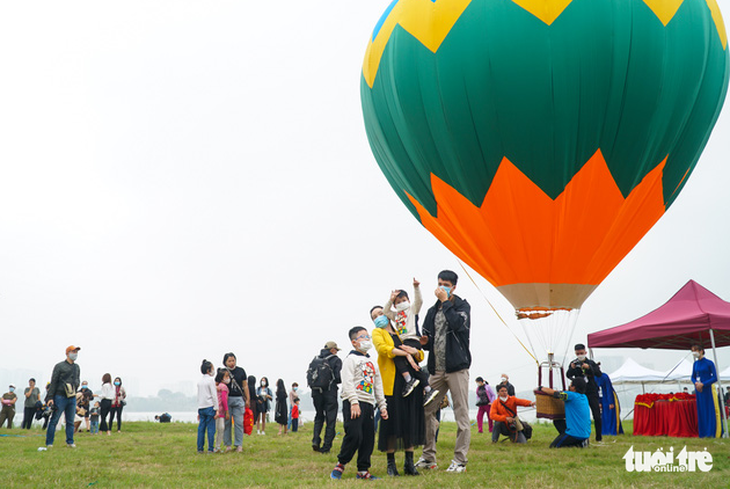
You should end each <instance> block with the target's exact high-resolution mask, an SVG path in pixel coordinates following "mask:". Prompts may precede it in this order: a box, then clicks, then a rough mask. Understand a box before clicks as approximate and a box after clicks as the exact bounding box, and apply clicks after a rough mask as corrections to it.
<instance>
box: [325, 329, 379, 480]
mask: <svg viewBox="0 0 730 489" xmlns="http://www.w3.org/2000/svg"><path fill="white" fill-rule="evenodd" d="M349 336H350V342H351V343H352V346H353V347H354V350H352V351H351V352H350V353H349V354H348V355H347V357H346V358H345V361H344V362H343V363H342V394H341V397H342V417H343V419H344V425H345V438H344V439H343V440H342V447H341V448H340V453H339V455H337V460H338V462H339V463H338V464H337V465H335V468H334V470H332V473H331V474H330V477H331V478H332V479H341V478H342V473H343V472H344V471H345V465H347V463H348V462H350V460H352V457H353V456H354V455H355V452H357V476H356V478H357V479H370V480H375V479H379V477H374V476H373V475H371V474H370V470H369V469H370V456H371V455H372V453H373V447H374V445H375V423H374V414H375V405H376V404H377V407H378V408H379V409H380V416H381V417H382V418H383V419H388V411H387V409H386V403H385V396H384V395H383V382H382V380H381V378H380V371H379V370H378V364H377V362H373V360H372V359H371V358H370V356H369V355H368V353H367V352H368V350H370V348H372V346H373V345H372V343H371V342H370V335H369V334H368V331H367V330H366V329H365V328H363V327H362V326H355V327H354V328H352V329H351V330H350V333H349Z"/></svg>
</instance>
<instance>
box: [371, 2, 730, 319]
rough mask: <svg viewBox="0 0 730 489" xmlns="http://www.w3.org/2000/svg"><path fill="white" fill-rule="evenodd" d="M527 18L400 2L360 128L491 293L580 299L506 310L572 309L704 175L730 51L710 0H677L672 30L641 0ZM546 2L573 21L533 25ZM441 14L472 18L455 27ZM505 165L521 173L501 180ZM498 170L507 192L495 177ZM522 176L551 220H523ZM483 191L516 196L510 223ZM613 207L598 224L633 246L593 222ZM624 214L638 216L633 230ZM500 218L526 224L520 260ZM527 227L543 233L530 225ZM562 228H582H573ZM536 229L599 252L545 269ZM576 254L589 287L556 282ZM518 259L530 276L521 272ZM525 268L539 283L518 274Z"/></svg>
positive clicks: (523, 13)
mask: <svg viewBox="0 0 730 489" xmlns="http://www.w3.org/2000/svg"><path fill="white" fill-rule="evenodd" d="M518 3H519V4H518ZM518 3H515V2H514V1H509V0H471V1H469V0H435V1H432V2H430V5H427V6H426V7H424V4H429V2H423V1H421V2H416V1H409V0H396V1H394V2H393V3H392V4H391V5H390V7H389V9H388V11H387V12H386V14H385V15H384V17H383V18H382V19H381V22H380V23H379V24H378V27H377V29H376V32H375V33H374V36H373V39H372V40H371V43H370V46H369V48H368V53H367V55H366V59H365V65H364V72H363V76H362V79H361V98H362V107H363V114H364V119H365V127H366V131H367V136H368V139H369V141H370V145H371V148H372V151H373V154H374V155H375V158H376V160H377V162H378V164H379V165H380V168H381V170H382V171H383V173H384V174H385V176H386V178H387V179H388V182H389V183H390V184H391V186H392V187H393V189H394V190H395V192H396V193H397V194H398V196H399V197H400V198H401V200H402V201H403V203H404V204H405V205H406V206H407V207H408V208H409V210H410V211H411V212H412V213H413V214H414V216H416V217H417V218H418V219H419V220H420V221H421V222H422V223H423V224H424V225H425V226H426V227H427V228H428V229H429V231H431V232H432V233H434V235H436V236H437V237H438V238H439V239H440V240H441V241H442V242H444V244H445V245H446V246H447V247H449V248H450V249H451V250H452V251H454V252H455V253H456V254H457V255H458V256H460V258H462V259H463V260H465V261H466V262H467V263H469V264H470V265H471V266H472V267H474V268H475V269H476V270H477V271H479V272H480V273H481V274H482V275H484V276H485V277H486V278H487V279H489V280H490V281H491V282H492V283H493V284H494V285H496V286H498V287H502V286H515V285H516V284H529V285H534V284H543V285H545V284H547V286H548V288H550V287H552V286H554V285H556V284H558V285H559V284H563V285H566V286H567V285H573V286H575V285H577V286H581V287H583V288H582V289H581V290H582V292H576V294H577V295H576V296H575V297H574V298H573V299H564V298H558V299H556V298H557V297H558V296H560V293H558V294H557V295H555V294H553V297H550V295H551V293H550V292H548V296H545V295H544V294H542V295H541V294H539V293H538V294H537V295H535V296H534V297H533V296H532V295H531V294H529V293H526V292H522V293H520V294H517V295H519V296H520V297H521V298H514V300H513V298H511V297H510V296H509V294H505V295H508V298H510V300H512V302H513V304H515V307H519V308H528V307H566V308H573V307H579V306H580V304H581V303H582V301H583V300H585V298H586V297H587V296H588V295H589V294H590V292H591V291H592V290H593V288H595V286H597V285H598V283H600V281H601V280H603V278H605V276H606V275H607V274H608V273H609V272H610V271H611V269H613V268H614V267H615V266H616V264H618V262H619V261H620V259H621V258H623V256H624V255H625V254H626V253H628V251H630V250H631V248H632V247H633V246H634V245H635V244H636V242H638V240H639V239H640V238H641V236H643V234H644V233H646V232H647V231H648V229H649V228H650V227H651V225H653V223H654V222H656V220H657V219H658V218H659V216H660V215H661V213H663V212H664V211H665V210H666V208H668V207H669V206H670V205H671V204H672V203H673V202H674V200H675V199H676V197H677V195H678V194H679V192H680V190H681V189H682V187H683V186H684V185H685V183H686V182H687V177H688V176H689V175H690V174H691V172H692V169H693V168H694V166H695V165H696V164H697V161H698V159H699V157H700V154H701V152H702V150H703V148H704V147H705V145H706V143H707V140H708V138H709V136H710V133H711V130H712V127H713V126H714V124H715V122H716V120H717V117H718V115H719V113H720V109H721V107H722V104H723V101H724V98H725V94H726V91H727V86H728V73H729V72H728V66H729V63H728V50H727V39H726V37H725V30H724V26H723V24H722V19H721V17H720V14H719V10H718V9H717V5H716V4H715V1H714V0H709V1H707V0H684V1H682V2H681V4H679V7H678V8H677V10H676V12H674V13H673V14H672V15H670V14H671V12H669V13H667V12H666V10H667V8H666V5H659V6H655V5H654V6H652V5H653V4H655V3H657V2H651V1H647V2H644V1H643V0H612V1H610V0H572V1H570V0H567V1H566V0H562V1H557V0H556V1H552V2H551V1H550V0H548V1H547V2H545V1H541V2H538V1H536V0H521V1H519V2H518ZM545 3H549V4H553V5H558V4H561V5H560V6H562V5H564V8H563V9H562V10H560V9H559V7H556V8H557V9H558V10H559V12H558V14H557V15H556V16H555V18H554V19H549V18H548V19H546V20H545V19H544V17H545V15H543V14H541V13H540V11H538V10H536V9H537V8H538V7H539V6H540V4H545ZM660 3H661V2H660ZM464 6H465V7H464ZM533 7H534V8H533ZM713 7H714V9H715V10H714V11H713ZM439 9H446V10H448V9H451V11H452V14H453V11H455V10H457V9H462V10H463V11H462V12H461V13H460V14H458V16H456V17H457V18H455V22H451V21H450V20H448V19H447V20H444V19H445V18H446V17H445V16H444V14H442V13H441V11H440V10H439ZM533 11H534V12H537V13H538V14H535V13H533ZM429 16H430V17H429ZM426 17H428V18H429V19H430V20H428V21H424V22H421V23H420V24H419V21H418V19H423V18H426ZM660 17H662V18H660ZM667 18H668V22H666V25H665V24H664V20H667ZM414 19H415V20H414ZM449 23H452V26H451V27H450V28H448V24H449ZM444 24H445V26H444ZM438 28H441V29H442V30H444V31H445V36H443V39H442V40H441V42H440V44H438V46H437V47H436V49H433V48H434V44H433V40H432V39H431V40H430V41H429V39H430V38H432V37H434V36H435V37H439V35H438V34H434V33H433V32H431V31H433V30H438ZM429 36H430V37H429ZM429 42H430V47H427V45H429ZM592 158H593V159H594V160H592ZM591 161H593V162H594V163H595V165H594V164H593V163H591V165H589V164H588V163H589V162H591ZM507 164H509V165H512V166H514V168H516V170H518V171H513V170H509V171H508V169H506V168H505V165H507ZM588 167H590V169H588ZM599 167H600V169H599ZM510 168H511V166H510ZM606 168H607V171H605V169H606ZM500 171H504V175H505V176H504V179H498V178H497V175H498V173H499V172H500ZM582 171H585V172H586V174H587V173H588V172H596V173H595V174H596V175H598V174H600V175H603V176H601V177H600V178H602V179H603V180H606V178H604V177H605V176H606V175H608V176H610V182H607V181H602V182H601V184H600V185H599V186H596V185H598V184H595V183H590V182H589V183H585V182H584V181H587V180H590V179H589V178H583V179H581V178H579V177H578V175H579V173H581V172H582ZM653 172H655V173H653ZM508 174H509V175H518V176H519V179H518V180H519V182H518V180H515V178H514V177H513V176H510V177H508ZM593 174H594V173H591V175H593ZM653 175H656V178H654V176H653ZM522 176H524V177H526V179H527V180H525V182H527V181H529V182H531V183H530V185H534V187H535V188H537V189H539V191H540V192H541V193H542V194H543V195H544V196H545V197H546V198H547V199H549V201H550V202H548V203H547V204H544V206H548V205H551V206H553V207H555V208H554V209H553V208H552V207H551V209H552V210H550V212H548V211H547V210H545V211H544V212H543V210H539V209H538V210H535V209H534V208H520V207H524V206H534V205H538V204H536V202H538V201H541V200H540V199H541V197H538V196H532V197H525V198H521V197H522V196H523V195H526V194H525V193H530V192H532V193H534V189H532V188H531V187H530V186H529V185H527V184H525V182H523V181H522V180H521V179H522ZM592 178H593V180H595V179H596V178H599V177H592ZM651 179H654V180H652V182H653V183H651V182H649V180H651ZM497 180H500V182H502V180H504V182H502V183H500V185H501V190H499V189H493V188H492V187H493V184H494V185H496V183H495V182H497ZM529 182H528V183H529ZM571 182H574V183H571ZM579 182H584V183H579ZM642 182H644V183H643V185H644V186H645V187H646V189H643V190H642V189H641V188H640V187H641V186H642ZM609 183H610V185H609ZM581 185H582V186H583V187H584V190H583V191H580V190H579V189H578V187H579V186H581ZM571 186H573V187H575V188H571ZM611 186H613V187H615V189H616V192H614V193H615V194H616V195H613V193H612V190H611V188H612V187H611ZM528 187H530V188H528ZM599 187H600V189H599ZM439 188H443V191H438V189H439ZM509 189H511V190H509ZM606 189H609V190H606ZM452 191H453V192H452ZM644 191H645V192H646V195H648V196H649V197H645V198H644V200H646V201H647V202H648V203H647V204H646V206H647V207H646V208H647V209H648V210H647V212H646V213H645V214H644V215H643V217H642V212H643V210H642V209H643V207H642V206H643V204H641V203H638V202H635V201H637V200H638V199H639V196H638V193H641V192H644ZM454 192H456V193H458V195H459V196H461V197H463V199H464V201H465V202H468V203H470V204H471V205H473V206H474V208H475V209H476V210H477V211H479V210H480V209H481V210H480V212H481V214H480V215H481V216H482V217H481V218H476V217H475V216H471V217H465V216H464V214H465V211H463V209H466V208H467V207H465V206H467V204H466V203H465V202H458V203H457V202H456V200H454V199H458V196H457V197H453V196H452V197H448V196H447V195H446V194H449V193H454ZM490 192H494V195H495V198H496V195H498V194H499V195H503V194H505V195H506V194H510V192H511V194H510V195H512V198H507V199H503V200H502V204H503V205H502V207H501V209H500V206H499V205H498V203H497V202H496V201H495V203H494V205H493V206H492V207H489V208H487V207H488V206H487V201H489V200H490V198H489V196H488V194H489V193H490ZM632 192H636V193H637V196H635V197H634V198H632V197H631V195H632ZM578 194H580V195H582V197H580V198H577V197H575V196H574V195H578ZM584 194H585V195H584ZM587 194H591V195H592V196H591V195H587ZM449 195H451V194H449ZM454 195H456V194H454ZM530 195H532V194H530ZM568 195H573V197H570V198H568ZM642 195H643V194H642ZM561 196H562V197H561ZM616 196H619V197H620V198H621V199H623V200H622V201H621V205H619V203H618V201H616V202H617V203H615V204H606V205H607V206H608V207H610V208H614V207H615V212H614V214H612V216H613V217H612V218H610V219H609V218H605V219H604V218H603V217H601V218H599V219H598V221H601V223H603V222H604V221H605V223H603V224H601V226H603V227H604V228H606V227H607V228H611V227H612V226H615V225H617V224H616V223H618V225H620V226H624V228H625V229H628V230H632V231H631V232H619V231H618V230H613V231H612V230H610V229H603V230H601V229H597V227H598V226H599V223H596V222H592V221H595V220H594V219H593V218H592V217H591V214H590V213H591V212H599V213H600V212H603V211H601V210H600V209H601V208H602V200H601V199H604V200H610V201H611V202H614V200H616ZM654 197H656V198H654ZM449 199H452V200H451V201H450V200H449ZM561 199H562V200H561ZM590 199H594V200H595V201H594V202H592V201H589V200H590ZM632 199H633V201H634V202H633V203H631V201H632ZM624 201H625V202H624ZM546 202H547V201H546ZM627 203H628V204H627ZM489 205H492V204H489ZM539 205H541V206H542V205H543V204H539ZM575 206H580V207H581V209H583V210H577V211H576V210H575V209H574V207H575ZM627 206H628V207H627ZM541 209H542V207H541ZM545 209H547V207H545ZM596 209H598V211H596ZM477 211H474V212H477ZM629 211H630V212H633V213H635V214H637V216H638V217H636V218H631V219H630V218H628V217H627V216H626V213H627V212H629ZM470 212H471V211H470ZM495 212H496V213H499V212H502V213H505V214H507V215H510V216H512V217H511V218H512V219H522V220H523V225H522V226H520V227H519V229H523V230H524V232H523V234H522V236H521V238H520V240H518V243H520V244H521V245H522V247H523V248H524V250H521V251H520V252H516V251H514V250H508V249H505V248H507V247H511V246H512V245H510V246H508V241H509V240H508V241H505V239H504V238H503V237H502V234H504V233H506V232H508V231H509V232H510V233H513V232H515V228H514V227H513V226H511V225H508V224H506V223H505V219H507V218H504V219H501V220H500V219H499V218H495V219H497V221H499V222H497V223H494V222H491V219H492V216H494V214H495ZM531 212H534V213H536V215H539V216H542V218H541V219H540V220H539V221H537V222H530V223H526V222H524V220H525V216H529V215H530V213H531ZM475 215H476V214H475ZM566 215H571V216H574V218H571V219H572V221H570V222H567V223H566V222H565V216H566ZM561 216H562V217H561ZM426 221H428V222H426ZM536 225H537V229H539V230H540V234H542V233H544V234H545V236H548V238H546V239H547V240H548V241H550V240H551V239H552V242H553V243H556V242H558V241H560V239H559V237H560V236H561V234H564V233H566V232H567V233H568V234H570V235H571V236H574V235H576V236H578V235H580V234H581V233H588V234H591V235H595V234H596V233H598V235H600V236H599V238H600V239H599V238H596V239H593V240H590V239H589V240H587V241H586V242H585V243H573V244H571V245H570V247H571V249H562V250H561V249H557V248H560V247H559V246H557V247H555V246H554V245H549V246H550V247H555V248H556V249H553V250H552V251H550V253H548V255H549V256H548V255H546V254H545V252H544V250H541V249H540V248H541V247H544V246H545V244H544V242H543V241H541V240H540V239H537V242H536V241H535V239H534V237H533V236H531V235H534V234H535V229H536V227H535V226H536ZM632 226H634V227H635V229H633V228H632ZM484 236H488V238H485V237H484ZM622 236H623V237H622ZM484 240H486V241H488V242H485V241H484ZM556 240H557V241H556ZM579 241H580V239H579ZM566 246H567V245H566ZM611 247H613V248H615V249H614V250H613V251H611V252H609V251H605V248H611ZM601 249H604V251H601ZM561 253H562V255H561ZM576 254H577V256H578V259H579V261H580V260H582V261H581V262H580V263H581V265H580V266H578V267H573V268H579V269H580V268H583V269H584V272H580V271H579V270H578V271H576V272H575V273H571V274H568V275H565V274H561V272H560V269H561V268H562V269H565V267H566V265H565V264H564V263H563V262H564V261H565V260H566V258H565V257H564V256H563V255H568V256H573V257H575V256H576ZM558 255H559V256H558ZM546 257H547V258H546ZM520 260H521V261H523V262H527V263H528V264H529V265H530V266H529V267H522V265H515V262H516V261H520ZM546 260H547V261H548V262H549V263H547V264H545V263H544V262H545V261H546ZM499 262H505V263H504V264H500V263H499ZM598 262H601V263H598ZM500 267H501V268H500ZM522 268H531V269H533V272H527V271H524V272H523V271H520V270H517V269H522ZM585 270H590V273H588V272H585ZM553 288H554V287H553ZM558 288H559V287H558ZM579 288H580V287H579ZM503 292H504V290H503ZM572 293H573V292H564V293H562V295H563V296H565V295H566V294H567V295H570V294H572ZM527 296H530V297H529V298H528V297H527Z"/></svg>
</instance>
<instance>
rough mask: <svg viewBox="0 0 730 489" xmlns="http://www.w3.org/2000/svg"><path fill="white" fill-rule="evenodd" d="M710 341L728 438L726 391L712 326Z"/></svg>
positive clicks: (723, 423) (724, 430) (723, 421)
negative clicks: (721, 377) (724, 390)
mask: <svg viewBox="0 0 730 489" xmlns="http://www.w3.org/2000/svg"><path fill="white" fill-rule="evenodd" d="M710 341H711V342H712V357H713V358H714V359H715V372H717V387H718V390H719V391H720V409H721V410H722V428H723V429H722V437H723V438H728V436H730V435H728V432H727V413H726V412H725V400H724V396H723V394H724V392H722V381H721V380H720V365H719V364H718V363H717V349H716V348H715V333H714V332H713V331H712V328H710Z"/></svg>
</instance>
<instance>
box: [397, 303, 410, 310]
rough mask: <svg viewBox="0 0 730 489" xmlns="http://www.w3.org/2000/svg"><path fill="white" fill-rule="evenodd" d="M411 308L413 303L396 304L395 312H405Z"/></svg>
mask: <svg viewBox="0 0 730 489" xmlns="http://www.w3.org/2000/svg"><path fill="white" fill-rule="evenodd" d="M409 307H411V303H410V302H408V301H403V302H400V303H398V304H396V306H395V310H396V311H398V312H403V311H406V310H408V308H409Z"/></svg>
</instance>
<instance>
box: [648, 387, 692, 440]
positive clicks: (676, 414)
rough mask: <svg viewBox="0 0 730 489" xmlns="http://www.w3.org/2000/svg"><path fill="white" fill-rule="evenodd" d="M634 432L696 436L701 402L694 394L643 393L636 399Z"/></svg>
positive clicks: (686, 436)
mask: <svg viewBox="0 0 730 489" xmlns="http://www.w3.org/2000/svg"><path fill="white" fill-rule="evenodd" d="M634 435H642V436H664V435H666V436H675V437H685V438H688V437H696V436H698V433H697V401H695V397H694V395H692V394H684V393H679V394H640V395H638V396H636V400H635V401H634Z"/></svg>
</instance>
